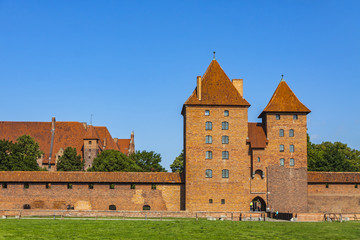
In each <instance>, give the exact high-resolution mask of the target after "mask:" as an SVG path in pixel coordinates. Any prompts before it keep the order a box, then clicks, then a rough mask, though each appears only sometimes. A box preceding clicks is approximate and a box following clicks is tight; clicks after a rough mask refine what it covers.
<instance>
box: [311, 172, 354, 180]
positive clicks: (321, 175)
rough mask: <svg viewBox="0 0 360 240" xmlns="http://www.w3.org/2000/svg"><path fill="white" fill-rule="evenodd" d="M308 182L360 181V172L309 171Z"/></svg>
mask: <svg viewBox="0 0 360 240" xmlns="http://www.w3.org/2000/svg"><path fill="white" fill-rule="evenodd" d="M308 183H360V172H308Z"/></svg>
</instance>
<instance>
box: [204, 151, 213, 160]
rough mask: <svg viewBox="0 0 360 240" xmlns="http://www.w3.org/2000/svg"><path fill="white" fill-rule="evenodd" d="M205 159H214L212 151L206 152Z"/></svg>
mask: <svg viewBox="0 0 360 240" xmlns="http://www.w3.org/2000/svg"><path fill="white" fill-rule="evenodd" d="M205 159H212V151H206V153H205Z"/></svg>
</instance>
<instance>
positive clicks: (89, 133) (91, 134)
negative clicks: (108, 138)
mask: <svg viewBox="0 0 360 240" xmlns="http://www.w3.org/2000/svg"><path fill="white" fill-rule="evenodd" d="M84 139H100V138H99V135H98V134H97V132H96V130H95V128H94V127H93V126H92V125H88V126H87V128H86V132H85V136H84Z"/></svg>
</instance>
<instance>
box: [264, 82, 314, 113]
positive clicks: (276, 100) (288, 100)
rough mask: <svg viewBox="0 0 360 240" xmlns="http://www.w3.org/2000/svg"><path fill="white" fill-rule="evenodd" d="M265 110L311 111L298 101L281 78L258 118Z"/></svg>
mask: <svg viewBox="0 0 360 240" xmlns="http://www.w3.org/2000/svg"><path fill="white" fill-rule="evenodd" d="M265 112H302V113H310V112H311V111H310V110H309V109H308V108H307V107H306V106H305V105H304V104H302V103H301V102H300V101H299V99H298V98H297V97H296V96H295V94H294V93H293V91H291V89H290V87H289V86H288V85H287V83H286V82H285V81H284V80H282V81H281V82H280V83H279V85H278V87H277V88H276V90H275V92H274V94H273V96H272V97H271V99H270V101H269V103H268V105H267V106H266V107H265V109H264V111H263V112H262V113H261V114H260V116H259V118H260V117H261V116H262V114H263V113H265Z"/></svg>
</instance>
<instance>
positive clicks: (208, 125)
mask: <svg viewBox="0 0 360 240" xmlns="http://www.w3.org/2000/svg"><path fill="white" fill-rule="evenodd" d="M205 130H212V122H206V123H205Z"/></svg>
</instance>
